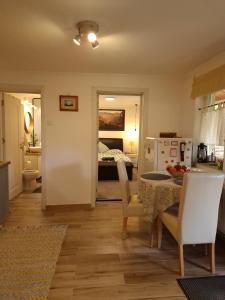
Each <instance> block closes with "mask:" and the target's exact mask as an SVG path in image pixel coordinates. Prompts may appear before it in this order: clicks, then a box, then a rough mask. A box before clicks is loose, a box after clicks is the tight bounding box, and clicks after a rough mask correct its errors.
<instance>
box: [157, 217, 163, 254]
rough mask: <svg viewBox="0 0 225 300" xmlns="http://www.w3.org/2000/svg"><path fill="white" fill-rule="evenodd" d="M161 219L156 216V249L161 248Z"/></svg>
mask: <svg viewBox="0 0 225 300" xmlns="http://www.w3.org/2000/svg"><path fill="white" fill-rule="evenodd" d="M162 229H163V228H162V221H161V220H160V218H159V217H158V218H157V246H158V249H160V248H161V244H162Z"/></svg>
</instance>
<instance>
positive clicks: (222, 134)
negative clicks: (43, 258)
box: [217, 108, 225, 146]
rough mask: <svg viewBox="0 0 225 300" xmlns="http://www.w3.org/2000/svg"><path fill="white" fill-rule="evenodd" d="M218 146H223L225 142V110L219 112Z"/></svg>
mask: <svg viewBox="0 0 225 300" xmlns="http://www.w3.org/2000/svg"><path fill="white" fill-rule="evenodd" d="M217 135H218V144H217V145H221V146H222V145H224V140H225V108H223V109H220V110H219V122H218V130H217Z"/></svg>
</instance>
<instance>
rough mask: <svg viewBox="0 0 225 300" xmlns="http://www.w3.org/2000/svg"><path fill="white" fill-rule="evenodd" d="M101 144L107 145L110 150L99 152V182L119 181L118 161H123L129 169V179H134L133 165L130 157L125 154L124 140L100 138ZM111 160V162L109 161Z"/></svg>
mask: <svg viewBox="0 0 225 300" xmlns="http://www.w3.org/2000/svg"><path fill="white" fill-rule="evenodd" d="M99 142H101V143H103V144H104V145H106V146H107V147H108V148H109V150H107V149H104V150H106V151H104V152H103V151H99V152H98V180H118V179H119V177H118V173H117V165H116V162H117V160H118V159H123V160H124V162H125V165H126V169H127V175H128V179H129V180H132V177H133V164H132V162H131V160H130V158H129V157H128V156H126V155H125V154H124V153H123V139H121V138H99ZM109 159H111V160H109Z"/></svg>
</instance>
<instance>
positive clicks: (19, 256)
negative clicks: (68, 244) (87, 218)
mask: <svg viewBox="0 0 225 300" xmlns="http://www.w3.org/2000/svg"><path fill="white" fill-rule="evenodd" d="M66 228H67V226H64V225H43V226H26V227H3V228H1V229H0V299H1V300H25V299H26V300H28V299H29V300H45V299H47V296H48V291H49V288H50V284H51V280H52V277H53V275H54V272H55V267H56V262H57V259H58V256H59V253H60V250H61V246H62V242H63V239H64V236H65V233H66Z"/></svg>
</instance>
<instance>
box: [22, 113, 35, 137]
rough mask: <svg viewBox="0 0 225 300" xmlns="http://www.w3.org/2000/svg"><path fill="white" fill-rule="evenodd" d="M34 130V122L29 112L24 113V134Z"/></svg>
mask: <svg viewBox="0 0 225 300" xmlns="http://www.w3.org/2000/svg"><path fill="white" fill-rule="evenodd" d="M33 128H34V120H33V117H32V115H31V113H30V112H26V113H25V116H24V130H25V132H26V133H31V132H32V131H33Z"/></svg>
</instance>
